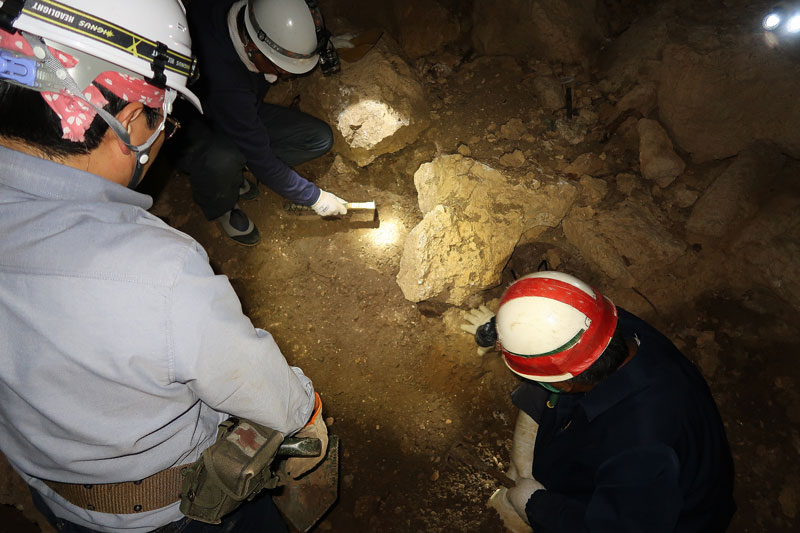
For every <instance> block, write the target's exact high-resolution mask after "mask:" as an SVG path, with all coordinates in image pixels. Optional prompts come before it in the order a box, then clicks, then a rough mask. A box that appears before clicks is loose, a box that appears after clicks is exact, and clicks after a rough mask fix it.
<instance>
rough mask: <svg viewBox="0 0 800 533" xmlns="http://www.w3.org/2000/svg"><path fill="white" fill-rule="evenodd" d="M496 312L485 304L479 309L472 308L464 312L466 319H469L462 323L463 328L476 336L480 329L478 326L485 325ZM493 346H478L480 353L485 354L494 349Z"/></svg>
mask: <svg viewBox="0 0 800 533" xmlns="http://www.w3.org/2000/svg"><path fill="white" fill-rule="evenodd" d="M493 316H494V313H492V312H491V311H490V310H489V308H488V307H486V306H485V305H481V306H480V307H478V308H477V309H470V310H469V311H467V312H466V313H464V319H465V320H466V321H467V322H466V323H464V324H461V329H462V330H464V331H466V332H467V333H471V334H472V336H473V337H474V336H475V332H477V331H478V328H479V327H481V326H482V325H484V324H485V323H487V322H489V321H490V320H491V319H492V317H493ZM492 349H493V347H492V346H489V347H483V346H478V355H483V354H485V353H486V352H488V351H489V350H492Z"/></svg>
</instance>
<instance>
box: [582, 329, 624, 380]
mask: <svg viewBox="0 0 800 533" xmlns="http://www.w3.org/2000/svg"><path fill="white" fill-rule="evenodd" d="M628 355H630V351H629V350H628V343H627V342H626V341H625V337H623V336H622V332H621V331H620V330H619V324H617V328H616V329H615V330H614V335H613V336H612V337H611V342H609V343H608V346H606V349H605V350H603V353H602V354H600V357H598V358H597V360H595V362H594V363H592V364H591V366H589V368H587V369H586V370H584V371H583V372H581V373H580V374H578V375H577V376H575V377H574V378H572V379H570V380H569V381H571V382H573V383H576V384H585V385H597V384H598V383H600V382H601V381H603V380H604V379H606V378H607V377H608V376H610V375H611V374H613V373H614V372H616V371H617V369H618V368H619V367H620V366H622V363H624V362H625V359H627V357H628Z"/></svg>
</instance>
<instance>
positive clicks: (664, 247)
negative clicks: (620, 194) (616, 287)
mask: <svg viewBox="0 0 800 533" xmlns="http://www.w3.org/2000/svg"><path fill="white" fill-rule="evenodd" d="M561 226H562V228H563V230H564V235H566V237H567V239H568V240H569V241H570V243H572V244H573V245H574V246H575V247H576V248H578V250H580V252H581V254H582V255H583V256H584V257H586V258H587V259H589V260H590V261H592V262H593V263H595V264H596V265H598V266H599V267H600V269H601V270H602V271H603V272H605V273H606V274H607V275H608V276H609V277H611V278H613V279H615V280H618V281H619V282H620V283H621V284H623V285H626V286H628V287H633V286H635V285H636V283H637V280H643V279H646V277H647V276H650V275H652V274H653V272H655V271H657V270H658V269H659V268H661V267H664V266H667V265H670V264H672V263H673V262H675V261H676V260H677V259H678V258H679V257H680V256H681V255H682V254H683V253H684V251H685V250H686V244H685V243H683V242H682V241H681V240H679V239H677V238H676V237H674V236H673V235H672V234H671V233H670V232H669V231H668V230H667V228H666V227H665V226H664V225H663V224H662V223H661V222H660V220H659V215H658V211H657V208H656V207H655V206H654V205H653V204H652V202H650V201H644V200H643V199H641V198H637V199H636V200H632V199H630V198H628V199H626V200H625V201H624V202H623V203H622V204H620V205H619V206H618V207H617V208H616V209H614V210H611V211H603V212H601V213H595V212H594V209H592V208H591V207H585V208H576V209H573V210H572V211H570V213H569V215H567V217H566V218H564V220H563V222H562V223H561Z"/></svg>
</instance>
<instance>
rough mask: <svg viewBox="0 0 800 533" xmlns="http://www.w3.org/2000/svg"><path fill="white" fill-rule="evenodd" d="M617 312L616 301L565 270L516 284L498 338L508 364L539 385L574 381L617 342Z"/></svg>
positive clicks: (500, 313) (505, 300) (500, 315)
mask: <svg viewBox="0 0 800 533" xmlns="http://www.w3.org/2000/svg"><path fill="white" fill-rule="evenodd" d="M616 325H617V308H616V307H615V306H614V304H613V303H612V302H611V300H609V299H607V298H605V297H604V296H603V295H602V294H600V293H599V292H598V291H596V290H595V289H593V288H592V287H590V286H589V285H587V284H586V283H584V282H583V281H581V280H579V279H578V278H576V277H574V276H571V275H569V274H564V273H562V272H551V271H547V272H537V273H535V274H530V275H527V276H524V277H522V278H520V279H518V280H516V281H515V282H514V283H513V284H511V285H510V286H509V287H508V289H506V291H505V293H503V296H502V298H501V299H500V306H499V308H498V310H497V317H496V326H497V338H498V341H499V343H500V345H501V351H502V353H503V359H504V360H505V362H506V365H507V366H508V367H509V368H510V369H511V370H512V371H513V372H515V373H517V374H519V375H521V376H523V377H525V378H528V379H532V380H534V381H542V382H556V381H564V380H567V379H571V378H573V377H575V376H577V375H578V374H580V373H581V372H583V371H584V370H586V369H587V368H588V367H589V366H591V364H592V363H594V362H595V361H596V360H597V358H598V357H600V355H601V354H602V353H603V351H604V350H605V349H606V347H607V346H608V344H609V342H611V337H612V336H613V335H614V329H615V328H616Z"/></svg>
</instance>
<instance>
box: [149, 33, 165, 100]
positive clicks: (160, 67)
mask: <svg viewBox="0 0 800 533" xmlns="http://www.w3.org/2000/svg"><path fill="white" fill-rule="evenodd" d="M168 52H169V48H167V45H166V44H164V43H162V42H161V41H158V42H157V43H156V48H155V50H153V61H152V62H151V63H150V68H152V69H153V77H152V78H145V81H147V83H149V84H151V85H155V86H156V87H158V88H159V89H166V88H167V75H166V74H164V67H165V66H166V65H167V63H168V62H169V55H168Z"/></svg>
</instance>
